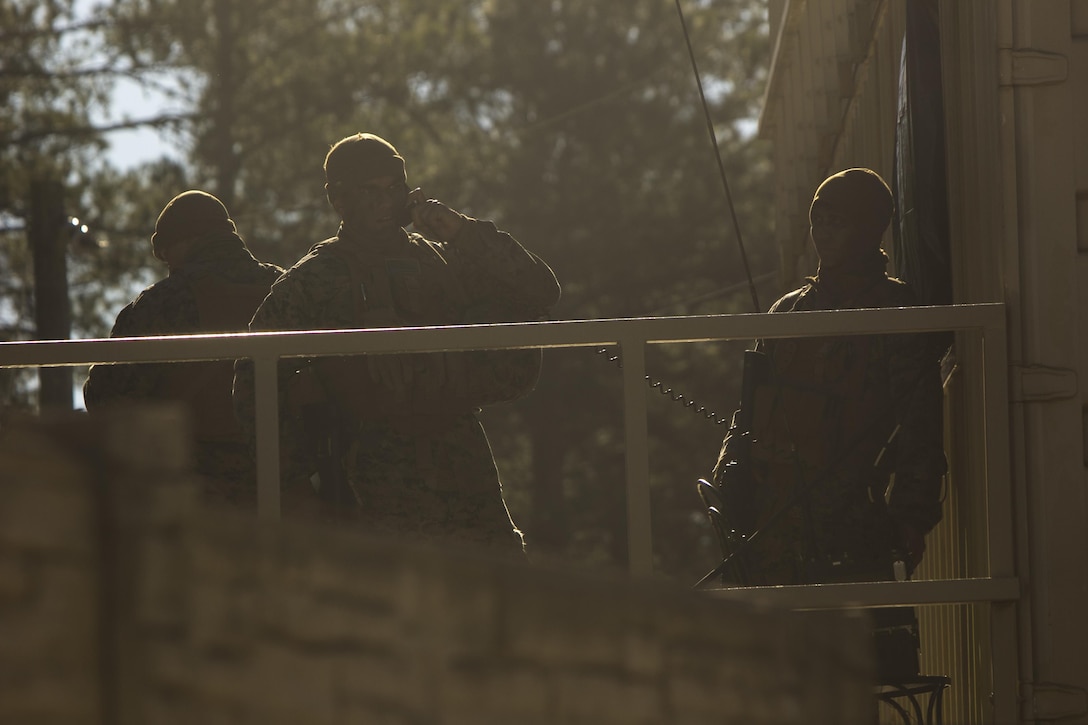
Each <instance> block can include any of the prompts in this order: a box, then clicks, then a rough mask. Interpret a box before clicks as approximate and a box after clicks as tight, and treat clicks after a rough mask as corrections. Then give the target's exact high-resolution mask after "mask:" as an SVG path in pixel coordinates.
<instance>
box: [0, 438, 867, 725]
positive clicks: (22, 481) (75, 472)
mask: <svg viewBox="0 0 1088 725" xmlns="http://www.w3.org/2000/svg"><path fill="white" fill-rule="evenodd" d="M160 422H162V421H160ZM166 423H168V421H166ZM166 423H163V425H162V426H160V427H161V428H167V429H168V428H169V425H166ZM123 425H125V426H127V425H130V423H124V424H123ZM154 427H155V426H147V425H145V426H142V430H144V431H145V432H146V431H147V430H148V429H153V428H154ZM106 430H108V426H103V425H98V426H95V427H93V428H88V427H87V426H85V425H79V424H76V425H72V424H69V425H67V426H64V430H63V431H58V430H57V429H56V428H53V429H50V428H49V427H40V426H37V427H34V428H33V429H28V430H21V431H16V432H13V431H10V430H9V431H0V635H9V634H10V633H13V632H18V633H19V634H18V636H16V637H15V639H14V640H13V642H16V643H18V645H17V646H16V647H13V648H12V647H9V645H8V644H6V643H0V723H9V722H10V723H16V722H18V723H21V724H27V725H36V724H38V723H51V722H61V721H63V722H87V723H97V722H103V723H105V722H109V723H122V724H123V725H127V724H128V723H133V724H135V723H141V724H142V723H156V724H159V723H161V724H163V725H168V724H172V723H192V722H200V723H213V724H214V723H232V724H233V723H251V722H252V723H258V722H259V723H262V724H272V725H275V724H276V723H299V722H305V723H308V724H315V725H321V724H323V723H351V722H362V723H397V724H405V725H408V724H412V725H414V724H417V723H418V724H422V723H428V724H431V723H437V724H440V725H456V724H459V723H466V724H467V723H472V724H473V725H486V724H488V723H495V724H496V725H498V724H500V723H502V724H504V725H505V724H508V723H519V724H524V725H533V724H535V723H541V724H543V723H572V724H578V723H586V724H588V723H593V724H594V725H609V724H610V723H616V724H617V725H618V724H619V723H624V725H631V724H638V723H647V724H648V723H675V724H678V725H682V724H684V723H693V724H694V723H746V724H749V725H760V724H762V723H768V724H770V723H775V724H785V723H805V724H806V725H811V724H819V723H829V724H830V723H843V722H851V723H858V722H861V723H864V722H871V721H872V720H873V717H874V715H875V708H874V706H873V704H872V696H871V689H870V686H869V682H870V672H871V666H870V664H871V663H870V653H869V651H868V635H867V630H866V628H865V626H864V623H863V622H862V621H860V620H857V619H854V618H851V617H849V616H847V615H840V614H820V615H816V614H808V615H800V614H791V613H786V612H778V611H768V610H756V609H753V608H751V607H748V606H745V605H743V604H741V603H737V602H723V601H718V600H711V599H708V598H704V597H702V596H700V595H697V594H695V593H692V592H688V591H677V590H676V588H675V587H673V586H670V585H665V584H661V583H653V582H632V581H629V580H627V579H626V578H622V577H619V576H611V575H609V576H601V577H597V578H590V577H588V576H586V575H584V574H579V575H573V574H571V573H568V572H561V571H554V570H545V569H541V568H537V567H532V566H529V565H526V564H521V563H516V562H509V561H501V560H492V559H488V558H484V557H482V556H479V555H476V554H474V553H472V552H469V551H456V550H441V549H434V548H424V547H420V546H417V545H413V544H412V543H410V542H397V541H391V540H388V539H377V538H370V537H368V536H366V535H365V534H362V533H359V532H354V531H345V530H326V529H320V528H317V527H313V526H307V525H303V524H293V523H290V522H286V523H281V524H275V525H272V524H262V523H261V522H258V521H257V520H256V519H254V518H251V517H246V516H243V515H241V514H234V513H232V512H221V511H211V510H207V509H204V508H202V507H201V506H200V505H199V502H198V500H197V497H196V495H195V489H194V486H193V485H192V484H191V483H187V482H186V476H185V475H184V463H183V461H184V455H183V454H181V453H179V454H177V455H173V454H171V455H166V456H162V455H159V456H157V457H147V456H144V460H143V461H142V462H137V463H132V462H128V463H125V462H123V461H120V460H119V459H123V458H124V454H123V448H124V446H122V447H121V448H120V449H117V448H116V447H115V448H111V447H110V446H109V445H105V446H102V445H98V444H96V445H92V446H88V445H87V444H86V442H84V443H83V444H75V445H73V444H71V443H70V441H71V440H72V439H73V437H74V438H75V440H79V438H80V436H82V437H83V438H85V439H90V438H95V439H98V440H100V439H101V437H102V436H103V435H104V431H106ZM161 432H163V433H164V434H166V435H169V434H168V433H166V431H161ZM107 437H108V436H107ZM113 438H114V440H124V438H125V436H114V437H113ZM32 441H33V442H34V443H33V444H31V443H30V442H32ZM92 450H93V454H90V453H89V451H92ZM103 451H105V452H103ZM16 459H17V462H16V463H12V461H13V460H16ZM164 460H175V461H181V465H179V466H173V467H172V466H165V465H163V461H164ZM38 464H40V467H41V469H42V470H41V471H36V470H35V469H36V467H37V466H38ZM87 467H90V468H91V471H92V472H90V473H88V472H87V470H86V469H87ZM151 468H154V469H155V470H154V471H150V472H149V469H151ZM10 472H17V473H18V475H16V476H15V477H14V478H12V477H10V476H8V475H4V474H6V473H10ZM45 552H52V553H45ZM46 582H49V583H48V584H46ZM20 638H21V639H20ZM7 639H8V637H7V636H4V637H3V638H2V641H4V642H6V640H7ZM62 642H63V643H64V644H63V646H62V644H61V643H62ZM19 672H21V673H22V675H21V677H22V679H21V680H16V679H14V674H13V673H19ZM12 692H16V693H17V697H16V698H15V699H14V700H9V699H8V695H9V693H12ZM36 693H38V694H36Z"/></svg>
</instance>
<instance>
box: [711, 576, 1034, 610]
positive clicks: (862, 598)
mask: <svg viewBox="0 0 1088 725" xmlns="http://www.w3.org/2000/svg"><path fill="white" fill-rule="evenodd" d="M705 591H707V592H708V593H710V594H711V595H713V596H715V597H720V598H724V599H738V600H743V601H748V602H755V603H759V604H766V605H770V606H776V607H781V608H784V609H797V610H801V609H843V608H855V607H890V606H922V605H934V604H966V603H971V602H1011V601H1015V600H1017V599H1019V598H1020V582H1019V581H1018V580H1017V579H1016V578H1015V577H1005V578H998V579H992V578H979V579H942V580H932V581H904V582H895V581H889V582H863V583H842V584H807V585H804V586H775V587H729V588H720V589H707V590H705Z"/></svg>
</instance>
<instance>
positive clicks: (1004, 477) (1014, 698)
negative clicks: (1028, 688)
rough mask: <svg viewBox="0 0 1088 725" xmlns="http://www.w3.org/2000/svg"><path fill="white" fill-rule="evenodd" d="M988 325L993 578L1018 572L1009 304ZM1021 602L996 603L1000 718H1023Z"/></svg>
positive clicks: (993, 641) (994, 654)
mask: <svg viewBox="0 0 1088 725" xmlns="http://www.w3.org/2000/svg"><path fill="white" fill-rule="evenodd" d="M986 318H987V319H986V324H985V326H984V327H983V329H982V333H983V339H982V355H983V368H982V369H983V375H984V381H983V400H984V401H985V402H984V404H985V407H986V409H985V411H983V415H982V420H983V426H984V436H983V439H984V440H985V441H986V454H985V455H986V529H987V531H986V541H987V544H988V547H989V552H988V554H989V562H988V563H989V572H988V574H989V576H990V577H992V578H1006V577H1015V576H1016V573H1017V572H1016V556H1015V551H1014V549H1013V541H1014V539H1015V532H1016V525H1015V524H1016V522H1015V519H1014V516H1013V490H1012V476H1011V470H1012V461H1011V460H1010V457H1009V450H1010V448H1009V447H1010V445H1011V441H1010V440H1009V387H1008V372H1009V369H1008V349H1007V344H1008V343H1007V333H1006V322H1005V310H1004V308H998V309H995V310H992V311H987V315H986ZM1017 624H1018V623H1017V605H1016V603H1015V602H993V603H992V604H991V605H990V632H991V635H990V648H991V650H990V662H991V667H992V671H991V676H992V677H993V716H994V722H1016V721H1017V720H1018V717H1019V705H1018V689H1019V688H1018V686H1017V683H1018V681H1019V666H1018V662H1019V655H1018V651H1017V650H1018V646H1017V645H1018V627H1017Z"/></svg>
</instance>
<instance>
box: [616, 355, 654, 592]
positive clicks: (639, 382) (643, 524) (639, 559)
mask: <svg viewBox="0 0 1088 725" xmlns="http://www.w3.org/2000/svg"><path fill="white" fill-rule="evenodd" d="M645 347H646V344H645V342H644V341H643V340H641V339H627V340H624V341H621V342H620V350H621V358H620V359H621V360H623V410H624V435H625V438H624V440H625V443H626V456H627V457H626V464H627V565H628V570H629V571H630V573H631V574H632V575H633V576H648V575H650V574H652V573H653V535H652V532H651V522H650V458H649V451H648V450H647V449H648V440H649V435H648V433H647V426H646V350H645Z"/></svg>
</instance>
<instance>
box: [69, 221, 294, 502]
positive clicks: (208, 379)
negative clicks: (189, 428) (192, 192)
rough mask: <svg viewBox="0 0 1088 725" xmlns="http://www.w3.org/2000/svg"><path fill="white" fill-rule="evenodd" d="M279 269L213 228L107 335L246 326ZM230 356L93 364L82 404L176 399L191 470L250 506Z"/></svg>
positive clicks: (224, 496)
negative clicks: (185, 422)
mask: <svg viewBox="0 0 1088 725" xmlns="http://www.w3.org/2000/svg"><path fill="white" fill-rule="evenodd" d="M282 272H283V270H282V269H281V268H280V267H277V266H276V265H273V264H267V263H263V262H258V261H257V260H256V259H254V257H253V255H251V254H250V253H249V250H248V249H246V246H245V243H244V242H243V241H242V239H241V238H240V237H239V236H238V235H237V234H232V233H223V234H216V235H213V236H211V237H210V238H208V239H207V241H206V242H203V243H201V245H200V246H199V247H198V248H197V249H196V250H195V252H194V253H193V256H192V257H191V258H190V259H188V260H187V261H186V262H185V263H184V264H183V265H181V266H179V267H176V268H174V267H172V268H171V270H170V275H169V276H168V277H167V278H166V279H163V280H160V281H159V282H156V283H155V284H153V285H151V286H150V287H148V288H147V289H145V290H144V291H143V292H141V293H140V294H139V295H138V296H137V297H136V299H134V300H133V301H132V302H130V303H129V304H128V305H127V306H126V307H125V308H124V309H122V310H121V312H120V313H119V314H118V315H117V320H116V322H115V323H114V326H113V330H111V332H110V337H146V336H150V335H185V334H199V333H208V332H245V331H246V329H247V323H248V322H249V319H250V318H251V316H252V314H253V311H254V310H255V309H256V308H257V305H259V304H260V301H261V300H262V299H263V298H264V296H265V295H266V294H267V292H268V289H269V288H270V287H271V285H272V282H273V281H275V279H276V278H277V277H278V276H279V275H280V274H281V273H282ZM232 384H233V361H230V360H223V361H217V362H195V363H140V364H129V365H94V366H92V367H91V370H90V374H89V375H88V377H87V381H86V382H85V383H84V386H83V397H84V400H85V402H86V404H87V410H88V411H90V412H92V413H94V412H95V411H98V410H100V409H103V408H105V407H107V406H110V405H116V404H120V403H125V402H130V403H131V402H141V401H178V402H181V403H182V404H184V405H185V406H186V407H187V409H188V410H189V413H190V420H191V422H192V424H193V429H194V430H193V432H194V436H195V440H196V450H195V452H196V469H197V471H198V472H199V473H201V474H202V475H204V476H205V478H206V479H207V488H206V493H207V494H208V497H209V498H210V499H211V500H213V501H218V502H225V503H231V504H242V505H247V506H252V505H253V502H254V500H255V498H254V493H255V490H256V487H255V484H254V465H253V456H252V452H251V451H250V449H249V444H248V443H247V442H246V440H245V437H244V436H243V434H242V429H241V428H240V427H239V425H238V423H237V421H236V420H235V417H234V410H233V406H232V401H231V386H232Z"/></svg>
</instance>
